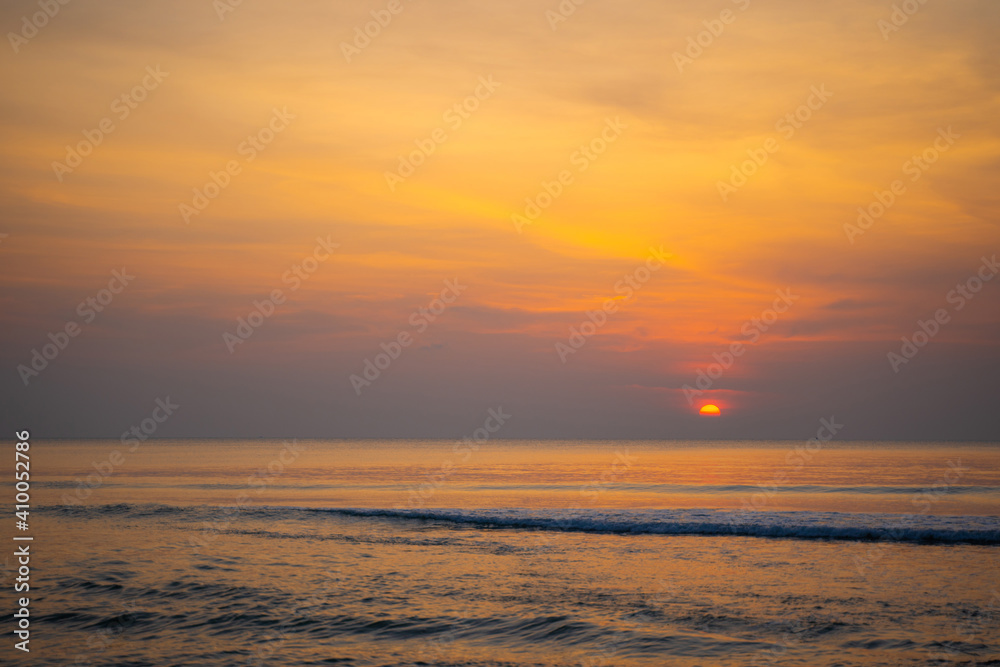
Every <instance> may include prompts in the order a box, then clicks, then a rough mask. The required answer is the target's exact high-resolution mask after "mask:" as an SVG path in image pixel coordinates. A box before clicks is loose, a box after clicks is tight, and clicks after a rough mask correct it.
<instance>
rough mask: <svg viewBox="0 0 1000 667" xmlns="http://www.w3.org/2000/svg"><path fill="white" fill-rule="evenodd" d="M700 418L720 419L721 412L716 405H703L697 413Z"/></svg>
mask: <svg viewBox="0 0 1000 667" xmlns="http://www.w3.org/2000/svg"><path fill="white" fill-rule="evenodd" d="M698 414H700V415H701V416H702V417H721V416H722V410H720V409H719V406H718V405H711V404H709V405H703V406H701V410H699V411H698Z"/></svg>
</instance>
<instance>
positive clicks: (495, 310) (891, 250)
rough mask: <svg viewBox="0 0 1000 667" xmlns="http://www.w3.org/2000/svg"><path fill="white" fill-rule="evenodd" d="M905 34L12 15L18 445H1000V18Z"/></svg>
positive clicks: (428, 16) (558, 10)
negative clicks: (96, 441)
mask: <svg viewBox="0 0 1000 667" xmlns="http://www.w3.org/2000/svg"><path fill="white" fill-rule="evenodd" d="M903 5H905V7H903ZM46 6H48V7H49V12H50V13H51V14H53V15H51V16H47V15H44V14H39V12H42V11H43V10H44V7H46ZM895 7H896V9H894V5H893V4H892V3H891V2H888V1H887V0H885V1H875V0H845V1H844V2H838V3H828V2H822V3H820V2H800V1H792V0H772V1H769V2H765V1H764V0H750V1H749V2H748V1H747V0H735V1H731V0H719V1H716V2H711V3H704V2H694V1H686V0H685V1H672V0H671V1H660V2H653V1H648V0H626V1H623V2H614V3H612V2H607V1H605V0H587V1H586V2H583V3H582V4H579V5H577V4H575V3H573V2H570V1H569V0H566V1H564V2H562V3H559V2H557V1H556V0H551V1H540V2H528V1H522V0H514V1H512V2H504V3H495V2H485V1H475V0H465V1H457V0H456V1H449V0H445V1H441V2H421V1H420V0H415V1H411V0H398V2H397V1H389V0H374V1H363V2H330V1H327V2H294V3H281V2H276V1H269V0H244V1H243V2H240V3H237V2H236V1H235V0H217V1H216V2H212V1H211V0H181V1H176V2H174V1H170V2H167V1H166V0H153V1H150V2H144V3H134V2H125V1H124V0H104V1H101V2H91V3H84V2H68V3H67V4H64V5H58V3H53V4H52V5H51V6H49V5H46V3H45V2H44V1H43V2H42V3H38V2H28V1H23V0H12V1H10V2H5V3H3V5H2V7H0V27H3V31H4V33H5V34H6V35H7V37H6V41H7V44H6V45H4V46H2V47H0V53H2V55H0V74H2V80H3V82H4V85H3V92H2V94H0V139H2V141H3V145H4V151H3V153H2V156H0V173H2V182H0V211H2V213H0V234H2V235H0V313H2V315H0V317H2V322H3V324H2V332H0V369H2V373H0V403H2V405H3V409H2V412H0V426H2V430H3V431H4V432H10V431H13V430H22V429H31V431H32V433H33V435H34V436H35V437H55V438H74V437H76V438H91V437H110V438H118V437H120V436H121V434H123V433H126V432H128V431H129V430H130V429H132V428H136V427H138V428H140V431H141V432H142V428H143V427H142V424H143V423H145V425H146V426H145V431H144V433H143V436H144V437H239V438H252V437H302V438H307V437H321V438H366V437H372V438H461V437H465V436H468V435H469V434H470V433H472V432H474V431H475V429H477V428H479V427H480V426H481V425H482V424H483V423H484V419H485V418H486V417H487V415H488V414H489V413H488V411H489V410H491V409H502V410H503V411H504V413H505V414H509V415H510V418H509V419H506V420H504V423H503V425H502V427H500V428H499V429H498V430H497V432H496V433H494V434H493V435H492V436H491V437H499V438H567V439H571V438H594V439H597V438H601V439H607V438H621V439H627V438H655V439H674V438H679V439H691V438H696V439H778V438H780V439H792V440H796V439H802V440H805V439H808V438H811V437H814V436H815V435H816V431H817V429H818V428H820V426H821V421H820V420H822V419H827V420H830V419H835V420H836V422H837V423H839V424H842V425H843V428H842V429H841V430H840V431H839V433H838V434H837V438H839V439H848V440H877V439H899V440H1000V411H998V410H997V409H996V402H997V396H998V395H1000V391H998V389H1000V346H998V340H1000V336H998V334H1000V307H998V306H1000V280H997V279H994V277H995V275H996V272H997V271H1000V267H998V266H997V265H996V260H995V259H994V258H995V257H996V256H997V254H998V253H1000V227H998V223H1000V206H998V205H1000V189H998V188H997V183H998V180H1000V179H998V176H1000V95H998V88H1000V85H998V84H1000V44H998V41H997V39H996V35H997V34H1000V5H997V3H995V2H990V1H987V0H978V1H977V0H968V1H965V0H960V1H957V2H950V3H945V2H937V1H935V0H929V1H928V2H926V3H924V4H918V3H916V2H912V3H903V4H902V5H900V4H899V3H897V4H896V5H895ZM907 12H909V13H907ZM39 26H40V27H39ZM366 31H367V33H366ZM859 209H860V211H859ZM88 299H89V300H90V301H88ZM421 309H422V310H421ZM779 310H780V311H781V312H779ZM903 338H906V339H907V341H908V342H905V341H904V340H903ZM734 352H735V353H736V354H733V353H734ZM729 355H731V356H729ZM158 401H160V403H158ZM706 404H714V405H717V406H719V407H720V409H721V412H722V415H721V416H718V417H704V416H700V415H699V414H698V411H699V409H700V408H701V407H702V406H704V405H706ZM163 405H167V406H176V407H170V408H169V409H167V408H164V407H162V406H163ZM144 420H145V421H144Z"/></svg>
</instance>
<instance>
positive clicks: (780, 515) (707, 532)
mask: <svg viewBox="0 0 1000 667" xmlns="http://www.w3.org/2000/svg"><path fill="white" fill-rule="evenodd" d="M40 509H43V510H44V511H50V512H56V513H61V514H65V515H69V516H79V517H81V518H84V517H87V516H95V515H112V516H122V515H127V516H128V517H129V518H133V519H141V518H149V519H157V518H165V517H167V516H169V515H179V516H181V517H183V518H185V519H188V520H191V521H210V520H213V519H217V518H219V517H220V516H222V517H225V518H226V522H227V526H228V525H229V524H231V523H232V522H233V521H234V520H238V519H263V520H266V521H269V522H270V521H282V520H284V519H286V518H300V519H301V518H303V515H310V514H322V515H327V516H334V515H335V516H343V517H353V518H359V519H367V520H393V521H407V522H438V523H445V524H450V525H452V526H454V527H465V528H472V529H484V530H498V529H508V530H531V531H545V532H570V533H605V534H616V535H702V536H744V537H761V538H785V539H806V540H842V541H844V540H850V541H870V542H881V541H884V542H906V543H921V544H977V545H985V546H1000V517H992V516H934V515H924V514H861V513H845V512H806V511H797V512H764V511H741V510H715V509H660V510H609V509H600V510H598V509H586V510H584V509H566V510H559V509H507V508H504V509H470V510H464V509H400V508H397V509H387V508H385V509H378V508H351V507H289V506H255V507H245V508H242V509H236V508H231V507H219V506H204V505H201V506H175V505H150V504H147V505H132V504H127V503H119V504H115V505H77V506H67V505H59V506H48V507H45V508H40ZM230 528H232V529H236V528H237V526H236V525H232V526H230Z"/></svg>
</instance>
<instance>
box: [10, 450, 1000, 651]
mask: <svg viewBox="0 0 1000 667" xmlns="http://www.w3.org/2000/svg"><path fill="white" fill-rule="evenodd" d="M9 458H12V457H6V456H5V457H4V467H3V468H2V472H3V479H4V480H10V479H12V478H13V475H12V471H11V470H10V467H11V462H10V461H8V460H7V459H9ZM31 473H32V498H31V503H32V513H31V521H30V524H31V529H30V534H31V535H33V536H34V541H33V542H32V543H31V545H32V546H31V550H32V560H31V567H32V573H31V592H30V595H31V596H32V601H31V606H30V609H31V618H32V626H31V628H32V636H31V648H32V651H31V654H30V655H27V654H23V653H21V652H19V651H15V650H14V649H13V642H14V641H15V639H14V637H13V635H12V634H8V635H7V638H6V639H5V640H4V645H3V646H2V647H0V663H4V664H12V665H29V664H30V665H76V664H79V665H90V664H92V665H133V666H140V665H247V664H267V665H345V666H347V665H358V666H361V665H380V666H388V665H442V666H443V665H463V666H485V665H495V666H500V665H503V666H521V665H546V666H549V665H626V666H627V665H682V666H685V667H691V666H694V665H704V666H708V665H803V666H806V665H808V666H816V665H820V666H822V665H927V664H942V665H943V664H951V665H991V664H992V665H1000V518H998V517H1000V446H997V445H984V444H978V445H977V444H962V443H936V444H905V443H834V442H830V443H819V442H813V443H812V444H807V443H805V442H767V443H749V442H720V443H685V442H649V441H643V442H610V441H601V442H585V441H583V442H527V441H489V440H487V441H485V442H482V443H475V442H452V441H285V442H282V441H265V440H252V441H232V440H230V441H220V440H203V441H195V440H186V441H148V442H145V443H136V442H129V443H128V444H125V445H123V444H122V443H120V442H117V441H96V440H90V441H78V442H73V441H62V442H43V441H33V442H32V448H31ZM2 488H3V489H4V490H3V491H2V493H4V494H5V495H6V496H7V499H5V500H4V502H5V503H9V502H10V501H11V500H13V494H14V488H13V485H12V484H11V483H10V482H5V483H4V484H3V485H2ZM15 533H16V531H15V529H14V522H13V518H11V520H10V521H5V522H4V535H5V537H6V541H7V544H8V545H11V544H14V542H12V541H11V540H10V537H11V536H12V535H13V534H15ZM3 558H6V560H5V561H4V565H5V569H4V571H3V573H2V574H3V578H4V585H3V589H4V591H5V594H4V597H3V600H4V605H5V607H6V608H7V609H9V610H11V611H13V608H14V602H13V594H12V593H11V588H12V585H13V579H14V577H15V576H16V572H15V569H14V568H15V565H14V559H13V548H11V547H8V548H6V549H5V550H4V552H3V555H2V556H0V559H3ZM4 613H7V612H4ZM8 618H9V617H8ZM8 626H9V629H12V628H13V626H12V624H10V623H9V622H8Z"/></svg>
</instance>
